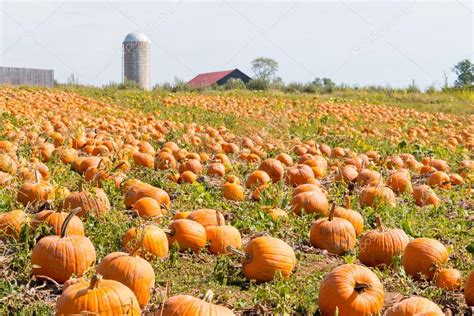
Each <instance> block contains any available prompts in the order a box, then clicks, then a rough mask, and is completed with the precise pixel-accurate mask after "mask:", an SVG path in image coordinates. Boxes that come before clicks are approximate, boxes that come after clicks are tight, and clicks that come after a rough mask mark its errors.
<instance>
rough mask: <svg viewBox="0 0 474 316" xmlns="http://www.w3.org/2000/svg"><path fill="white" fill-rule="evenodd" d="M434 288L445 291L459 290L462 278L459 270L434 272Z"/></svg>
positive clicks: (447, 269)
mask: <svg viewBox="0 0 474 316" xmlns="http://www.w3.org/2000/svg"><path fill="white" fill-rule="evenodd" d="M434 279H435V282H436V286H437V287H439V288H442V289H445V290H460V289H461V286H462V276H461V273H460V272H459V270H456V269H451V268H444V269H441V270H439V271H438V272H436V274H435V276H434Z"/></svg>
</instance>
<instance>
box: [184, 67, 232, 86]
mask: <svg viewBox="0 0 474 316" xmlns="http://www.w3.org/2000/svg"><path fill="white" fill-rule="evenodd" d="M235 70H236V69H232V70H226V71H216V72H208V73H204V74H199V75H197V76H196V77H194V78H193V79H191V81H189V82H188V84H189V85H191V86H193V87H208V86H211V85H213V84H214V83H216V82H217V81H219V80H221V79H222V78H224V77H225V76H227V75H229V74H231V73H232V72H234V71H235Z"/></svg>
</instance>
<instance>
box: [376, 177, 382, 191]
mask: <svg viewBox="0 0 474 316" xmlns="http://www.w3.org/2000/svg"><path fill="white" fill-rule="evenodd" d="M381 182H382V175H380V177H379V181H378V182H377V185H376V186H375V188H376V189H378V188H379V186H380V183H381Z"/></svg>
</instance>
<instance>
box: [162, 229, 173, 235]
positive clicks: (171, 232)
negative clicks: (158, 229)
mask: <svg viewBox="0 0 474 316" xmlns="http://www.w3.org/2000/svg"><path fill="white" fill-rule="evenodd" d="M163 231H164V232H165V234H167V235H171V236H173V235H174V233H175V232H174V230H172V229H169V228H163Z"/></svg>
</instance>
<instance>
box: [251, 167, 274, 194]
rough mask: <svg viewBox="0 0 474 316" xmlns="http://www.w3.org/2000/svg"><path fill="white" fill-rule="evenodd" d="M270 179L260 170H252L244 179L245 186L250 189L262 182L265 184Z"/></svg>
mask: <svg viewBox="0 0 474 316" xmlns="http://www.w3.org/2000/svg"><path fill="white" fill-rule="evenodd" d="M270 181H271V179H270V176H269V175H268V174H267V173H266V172H265V171H262V170H255V171H254V172H252V173H251V174H250V175H249V177H248V178H247V181H245V187H246V188H249V189H252V188H255V187H258V186H261V185H264V184H267V183H269V182H270Z"/></svg>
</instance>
